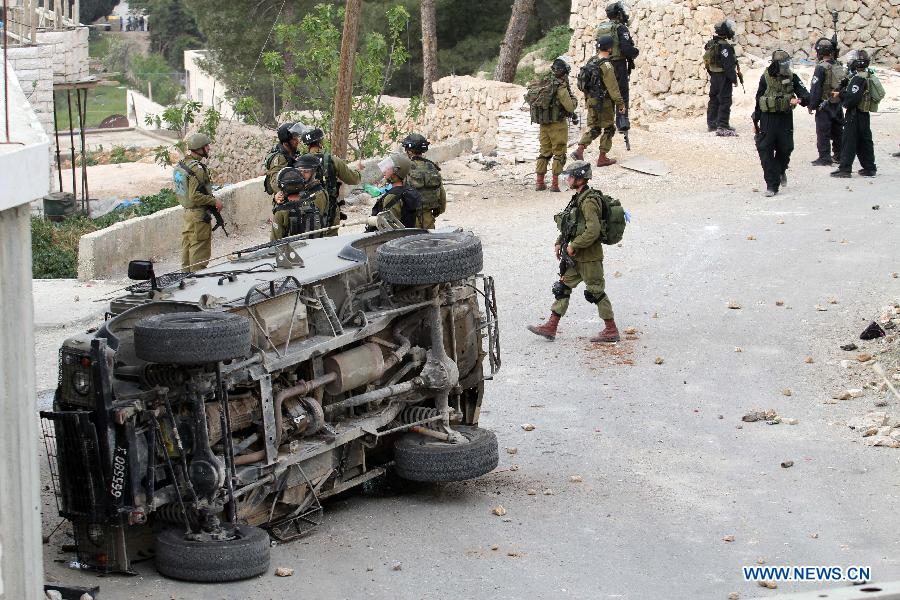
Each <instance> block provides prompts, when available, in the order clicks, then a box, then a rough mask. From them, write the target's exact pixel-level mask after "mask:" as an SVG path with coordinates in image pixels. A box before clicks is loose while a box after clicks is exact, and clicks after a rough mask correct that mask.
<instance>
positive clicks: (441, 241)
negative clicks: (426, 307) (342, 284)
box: [375, 231, 484, 285]
mask: <svg viewBox="0 0 900 600" xmlns="http://www.w3.org/2000/svg"><path fill="white" fill-rule="evenodd" d="M375 256H376V262H377V265H378V272H379V273H380V274H381V280H382V281H384V282H386V283H391V284H394V285H435V284H439V283H450V282H451V281H459V280H460V279H465V278H467V277H471V276H473V275H475V274H477V273H478V272H480V271H481V269H482V267H483V264H484V257H483V255H482V251H481V240H480V239H478V236H476V235H475V234H474V233H472V232H471V231H454V232H451V233H420V234H416V235H408V236H405V237H400V238H397V239H393V240H391V241H389V242H385V243H384V244H382V245H381V246H379V248H378V250H376V254H375Z"/></svg>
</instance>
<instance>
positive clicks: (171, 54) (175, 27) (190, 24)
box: [128, 0, 205, 70]
mask: <svg viewBox="0 0 900 600" xmlns="http://www.w3.org/2000/svg"><path fill="white" fill-rule="evenodd" d="M128 7H129V8H131V9H136V10H143V11H144V12H146V13H147V14H148V15H149V19H150V23H151V26H150V49H151V50H152V51H153V52H158V53H159V54H162V55H163V56H164V57H165V59H166V61H167V62H168V63H169V65H171V66H172V67H174V68H175V69H178V70H181V69H182V68H183V66H184V51H185V50H189V49H192V48H202V47H203V44H204V41H205V40H204V38H203V34H202V33H200V30H199V29H198V28H197V22H196V20H195V19H194V13H193V12H192V11H191V10H189V9H188V3H187V2H186V0H140V1H138V2H134V1H132V2H129V4H128Z"/></svg>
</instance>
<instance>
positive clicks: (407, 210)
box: [372, 185, 422, 227]
mask: <svg viewBox="0 0 900 600" xmlns="http://www.w3.org/2000/svg"><path fill="white" fill-rule="evenodd" d="M388 196H391V199H390V200H388V201H387V202H385V199H386V198H387V197H388ZM398 202H400V203H401V204H400V222H401V223H403V225H404V227H418V226H419V224H420V221H421V216H422V196H420V195H419V192H418V190H416V189H415V188H411V187H406V186H405V185H404V186H403V187H402V188H397V187H392V188H391V189H389V190H388V191H386V192H385V193H384V195H382V196H381V198H379V199H378V200H377V201H376V202H375V206H373V207H372V216H373V217H375V216H378V214H379V213H381V212H384V211H389V210H392V209H393V208H394V206H396V205H397V203H398Z"/></svg>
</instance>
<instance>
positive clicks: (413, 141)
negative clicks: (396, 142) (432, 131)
mask: <svg viewBox="0 0 900 600" xmlns="http://www.w3.org/2000/svg"><path fill="white" fill-rule="evenodd" d="M400 145H402V146H403V147H404V148H406V149H407V150H410V151H412V152H419V153H423V152H428V146H429V145H430V142H429V141H428V140H427V139H425V136H424V135H422V134H420V133H410V134H409V135H407V136H406V137H405V138H403V139H402V140H400Z"/></svg>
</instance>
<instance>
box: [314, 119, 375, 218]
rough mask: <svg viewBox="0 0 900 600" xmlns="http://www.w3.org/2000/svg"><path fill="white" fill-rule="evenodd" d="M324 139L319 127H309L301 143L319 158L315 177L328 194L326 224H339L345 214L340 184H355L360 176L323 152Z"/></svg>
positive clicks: (357, 171) (357, 172)
mask: <svg viewBox="0 0 900 600" xmlns="http://www.w3.org/2000/svg"><path fill="white" fill-rule="evenodd" d="M323 139H325V133H324V132H323V131H322V130H321V129H318V128H316V129H310V130H309V131H307V132H305V133H304V134H303V136H302V140H303V143H304V144H306V151H307V152H308V153H310V154H313V155H315V156H317V157H318V158H319V169H318V171H317V173H316V177H317V178H318V179H319V181H320V182H321V183H322V187H323V188H325V193H326V194H327V195H328V210H327V211H325V213H324V218H325V224H326V225H340V223H341V220H342V219H346V218H347V217H346V215H344V214H343V213H342V212H341V205H343V203H344V201H343V200H341V198H340V195H341V184H342V183H345V184H347V185H356V184H358V183H359V182H360V181H362V176H361V175H360V173H359V170H357V169H351V168H350V167H349V166H347V163H346V162H344V160H343V159H342V158H341V157H339V156H335V155H334V154H332V153H330V152H325V150H324V149H323V148H322V140H323ZM337 234H338V230H337V229H335V230H333V231H332V232H329V233H328V235H337Z"/></svg>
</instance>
